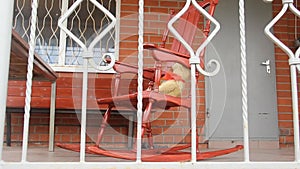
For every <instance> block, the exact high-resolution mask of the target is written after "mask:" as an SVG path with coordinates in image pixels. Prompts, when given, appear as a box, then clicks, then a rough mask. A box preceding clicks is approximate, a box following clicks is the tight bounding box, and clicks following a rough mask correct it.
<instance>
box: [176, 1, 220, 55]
mask: <svg viewBox="0 0 300 169" xmlns="http://www.w3.org/2000/svg"><path fill="white" fill-rule="evenodd" d="M215 1H217V0H205V1H201V2H199V5H200V6H201V7H202V8H206V7H208V6H210V8H209V13H210V14H211V15H213V13H214V10H215V7H214V6H215V5H216V2H215ZM200 19H201V13H200V12H199V11H198V10H197V9H196V8H195V7H194V6H193V5H191V6H190V7H189V9H188V10H187V11H186V12H185V13H184V15H182V16H181V18H180V20H179V21H178V23H177V28H176V30H177V31H178V33H179V34H180V35H181V36H182V37H183V38H184V39H185V41H186V42H187V43H188V44H190V45H192V43H193V41H194V37H195V34H196V31H197V29H198V24H199V22H200ZM209 28H210V22H208V24H206V25H205V26H204V30H206V29H209ZM171 50H173V51H177V52H179V53H183V54H186V55H189V53H188V51H187V50H186V48H185V47H184V46H183V45H182V44H181V42H180V41H178V40H177V39H176V38H174V40H173V43H172V47H171Z"/></svg>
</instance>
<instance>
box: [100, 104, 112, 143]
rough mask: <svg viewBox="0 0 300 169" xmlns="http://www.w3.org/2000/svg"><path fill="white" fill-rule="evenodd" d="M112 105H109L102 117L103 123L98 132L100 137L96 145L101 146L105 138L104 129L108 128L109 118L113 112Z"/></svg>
mask: <svg viewBox="0 0 300 169" xmlns="http://www.w3.org/2000/svg"><path fill="white" fill-rule="evenodd" d="M111 109H112V108H111V107H108V108H107V110H106V112H105V114H104V116H103V119H102V123H101V126H100V129H99V132H98V137H97V141H96V145H97V146H98V147H99V146H100V142H101V140H102V138H103V134H104V129H105V128H106V126H107V124H108V119H109V118H110V114H111Z"/></svg>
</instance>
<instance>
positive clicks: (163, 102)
mask: <svg viewBox="0 0 300 169" xmlns="http://www.w3.org/2000/svg"><path fill="white" fill-rule="evenodd" d="M217 3H218V0H203V1H200V2H199V5H200V6H201V7H202V8H209V9H208V12H209V13H210V14H211V15H213V14H214V11H215V7H216V5H217ZM200 18H201V15H200V13H199V12H198V11H197V9H196V8H195V7H193V6H191V7H190V8H189V9H188V11H187V12H186V13H185V14H184V15H183V16H182V17H181V19H180V21H178V22H179V23H178V25H179V26H178V28H177V31H178V32H179V33H180V34H181V36H182V37H183V38H184V39H185V40H186V41H187V42H188V43H189V44H192V42H193V40H194V36H195V33H196V30H197V24H198V22H199V20H200ZM209 31H210V21H207V22H206V24H205V26H204V30H203V32H204V35H205V37H207V36H208V34H209ZM168 33H169V31H168V29H166V31H165V32H164V36H163V38H162V41H163V43H162V45H160V46H159V47H158V46H156V45H153V44H145V45H144V49H148V50H151V52H152V56H153V58H154V59H155V67H154V68H146V69H144V72H143V76H144V79H147V80H149V81H150V83H149V85H148V88H147V89H146V90H144V91H143V93H142V96H143V118H142V137H143V135H144V134H145V132H147V136H148V144H149V147H150V148H149V149H148V150H142V161H189V160H190V159H191V153H190V152H188V151H181V150H183V149H186V148H189V147H190V144H187V145H178V146H175V147H172V148H157V149H155V148H154V145H153V140H152V131H151V120H150V114H151V113H152V112H155V111H156V110H158V109H161V110H167V109H169V108H171V107H184V108H186V109H188V110H190V107H191V102H190V100H191V98H190V97H180V96H179V95H178V93H175V94H174V93H172V94H170V93H166V92H163V91H161V88H160V87H161V85H162V83H161V81H162V80H164V79H166V78H168V77H169V79H172V80H174V81H181V82H183V81H184V80H185V79H184V78H183V77H182V76H184V75H180V74H179V75H178V74H176V73H177V72H169V71H163V70H162V63H166V62H170V63H175V64H173V66H174V65H176V66H179V67H180V69H186V70H189V68H190V65H189V58H190V56H189V54H188V52H187V50H186V49H185V47H184V46H183V45H182V44H181V43H180V42H179V41H178V40H176V39H174V41H173V44H172V47H171V49H166V48H165V45H164V44H165V42H166V39H167V36H168ZM201 55H202V59H203V56H204V52H202V54H201ZM202 66H203V65H202ZM114 69H115V70H116V72H117V74H116V76H115V86H114V94H113V97H110V98H101V99H98V100H97V101H98V104H104V105H108V108H107V110H106V112H105V114H104V117H103V119H102V124H101V126H100V129H99V133H98V138H97V141H96V145H95V146H87V147H86V152H87V153H92V154H99V155H105V156H110V157H115V158H121V159H127V160H135V159H136V153H135V149H133V150H127V151H125V150H105V149H102V148H101V140H102V137H103V134H104V130H105V127H106V125H107V123H108V120H109V118H110V113H111V111H112V109H113V108H116V107H119V106H120V107H127V108H132V106H133V108H135V109H136V105H137V93H133V94H127V95H118V89H119V82H120V80H121V74H123V73H137V70H138V68H137V67H136V66H132V65H129V64H125V63H122V62H117V63H116V64H115V66H114ZM173 69H174V67H173ZM177 84H178V83H177ZM179 88H180V85H179ZM179 93H180V92H179ZM197 142H198V139H197ZM197 145H198V143H197ZM57 146H59V147H62V148H65V149H69V150H73V151H79V150H80V147H79V145H73V144H57ZM241 149H243V146H242V145H238V146H236V147H233V148H229V149H225V150H218V151H212V152H200V150H199V148H198V152H197V160H203V159H208V158H212V157H216V156H221V155H225V154H229V153H232V152H236V151H238V150H241Z"/></svg>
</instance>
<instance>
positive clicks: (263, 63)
mask: <svg viewBox="0 0 300 169" xmlns="http://www.w3.org/2000/svg"><path fill="white" fill-rule="evenodd" d="M261 64H262V65H264V66H266V69H267V73H268V74H270V73H271V66H270V60H269V59H268V60H266V61H264V62H262V63H261Z"/></svg>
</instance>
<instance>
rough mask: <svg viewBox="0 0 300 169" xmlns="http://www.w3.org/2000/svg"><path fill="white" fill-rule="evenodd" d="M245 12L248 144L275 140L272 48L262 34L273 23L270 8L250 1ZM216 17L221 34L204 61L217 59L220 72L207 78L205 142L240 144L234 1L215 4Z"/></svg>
mask: <svg viewBox="0 0 300 169" xmlns="http://www.w3.org/2000/svg"><path fill="white" fill-rule="evenodd" d="M245 6H246V10H245V14H246V44H247V47H246V52H247V76H248V77H247V80H248V112H249V116H248V117H249V130H250V132H249V134H250V139H252V140H264V139H267V140H278V135H279V132H278V121H277V106H276V105H277V103H276V86H275V85H276V81H275V59H274V45H273V43H272V42H271V41H270V40H269V39H267V37H266V36H265V35H264V32H263V31H264V27H265V26H266V25H267V23H269V21H270V20H271V19H272V5H271V4H265V3H263V1H261V0H249V1H246V3H245ZM215 16H216V19H217V20H218V21H219V22H220V23H221V30H220V32H219V33H218V35H217V36H216V37H215V38H214V39H213V41H212V43H211V45H210V47H209V49H208V53H207V55H206V56H207V59H206V60H209V58H216V59H218V60H219V61H220V63H221V65H222V68H221V71H220V73H219V74H218V75H217V76H215V77H211V78H206V107H207V124H206V137H207V139H210V140H241V139H242V138H243V128H242V126H243V120H242V108H241V106H242V101H241V100H242V95H241V93H242V89H241V61H240V60H241V59H240V57H241V56H240V39H239V38H240V36H239V35H240V33H239V31H240V30H239V14H238V0H226V1H219V5H218V6H217V9H216V14H215ZM263 62H264V63H265V64H262V63H263ZM267 62H268V63H269V66H270V69H269V70H267V65H266V64H267Z"/></svg>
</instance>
